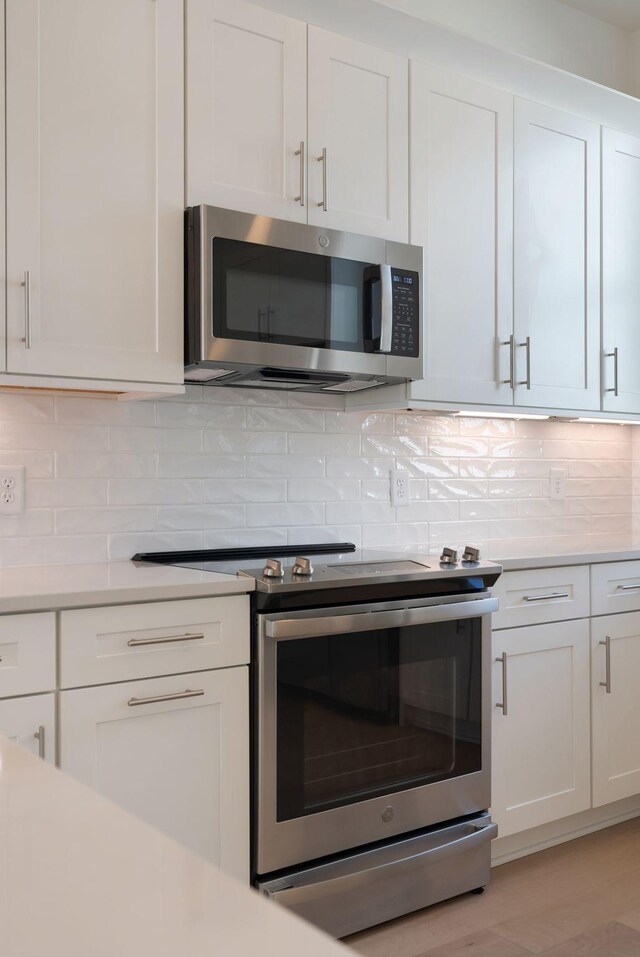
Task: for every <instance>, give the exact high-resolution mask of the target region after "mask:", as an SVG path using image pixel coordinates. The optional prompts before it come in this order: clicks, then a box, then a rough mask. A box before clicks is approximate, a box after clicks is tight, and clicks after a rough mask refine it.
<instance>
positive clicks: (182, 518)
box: [156, 505, 245, 532]
mask: <svg viewBox="0 0 640 957" xmlns="http://www.w3.org/2000/svg"><path fill="white" fill-rule="evenodd" d="M244 524H245V511H244V505H164V506H161V507H160V508H158V510H157V523H156V527H157V529H158V530H159V531H161V532H163V531H181V530H183V529H185V530H186V529H193V530H195V531H203V530H204V529H205V528H207V529H211V528H241V527H242V526H243V525H244Z"/></svg>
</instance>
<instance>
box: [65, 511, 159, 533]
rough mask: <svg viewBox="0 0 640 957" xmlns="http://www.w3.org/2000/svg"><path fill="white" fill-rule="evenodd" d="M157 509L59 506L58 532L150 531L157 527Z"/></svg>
mask: <svg viewBox="0 0 640 957" xmlns="http://www.w3.org/2000/svg"><path fill="white" fill-rule="evenodd" d="M155 518H156V514H155V509H153V508H143V507H140V506H136V507H125V508H115V507H113V506H111V507H109V508H59V509H58V510H57V511H56V532H58V533H59V534H60V535H84V534H86V533H87V532H91V533H92V532H107V533H109V532H149V531H153V529H154V528H155Z"/></svg>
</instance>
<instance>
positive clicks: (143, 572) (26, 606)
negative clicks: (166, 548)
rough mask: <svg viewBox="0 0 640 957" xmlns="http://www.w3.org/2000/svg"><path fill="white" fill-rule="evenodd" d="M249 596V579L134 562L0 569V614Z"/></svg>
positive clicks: (250, 586)
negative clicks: (184, 599)
mask: <svg viewBox="0 0 640 957" xmlns="http://www.w3.org/2000/svg"><path fill="white" fill-rule="evenodd" d="M250 591H253V582H252V581H250V579H248V578H236V577H235V576H234V575H220V574H218V573H216V572H202V571H196V570H195V569H191V568H176V567H174V566H172V565H139V564H134V563H133V562H130V561H122V562H102V563H97V564H92V565H32V566H25V567H7V568H0V614H8V613H11V612H24V611H47V610H49V609H58V608H81V607H86V606H90V605H111V604H119V603H126V602H140V601H162V600H163V599H169V598H204V597H207V596H209V595H236V594H244V593H246V592H250Z"/></svg>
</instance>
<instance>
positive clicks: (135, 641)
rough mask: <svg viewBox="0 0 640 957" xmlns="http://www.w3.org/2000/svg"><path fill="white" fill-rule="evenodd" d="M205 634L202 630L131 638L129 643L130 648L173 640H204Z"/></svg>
mask: <svg viewBox="0 0 640 957" xmlns="http://www.w3.org/2000/svg"><path fill="white" fill-rule="evenodd" d="M203 638H204V635H203V633H202V632H201V631H199V632H196V633H194V634H193V635H189V634H184V635H167V637H166V638H129V641H128V642H127V644H128V645H129V647H130V648H137V647H139V646H140V645H166V644H167V643H169V642H171V641H202V639H203Z"/></svg>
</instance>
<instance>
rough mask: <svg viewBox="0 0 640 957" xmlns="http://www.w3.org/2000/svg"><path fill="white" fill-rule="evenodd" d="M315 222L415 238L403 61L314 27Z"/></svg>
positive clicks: (388, 236)
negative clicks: (410, 219)
mask: <svg viewBox="0 0 640 957" xmlns="http://www.w3.org/2000/svg"><path fill="white" fill-rule="evenodd" d="M308 107H309V160H308V169H309V190H308V192H309V222H310V223H312V224H313V225H315V226H326V227H327V228H328V229H343V230H347V231H348V232H352V233H365V234H367V235H371V236H381V237H383V238H385V239H393V240H397V241H398V242H403V243H406V242H407V241H408V216H409V191H408V150H409V129H408V122H409V99H408V63H407V60H406V59H404V58H403V57H400V56H396V55H394V54H391V53H387V52H385V51H384V50H379V49H376V48H374V47H370V46H368V45H366V44H364V43H358V42H356V41H355V40H350V39H348V38H347V37H341V36H337V35H336V34H333V33H328V32H327V31H326V30H321V29H319V28H317V27H309V88H308Z"/></svg>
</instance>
